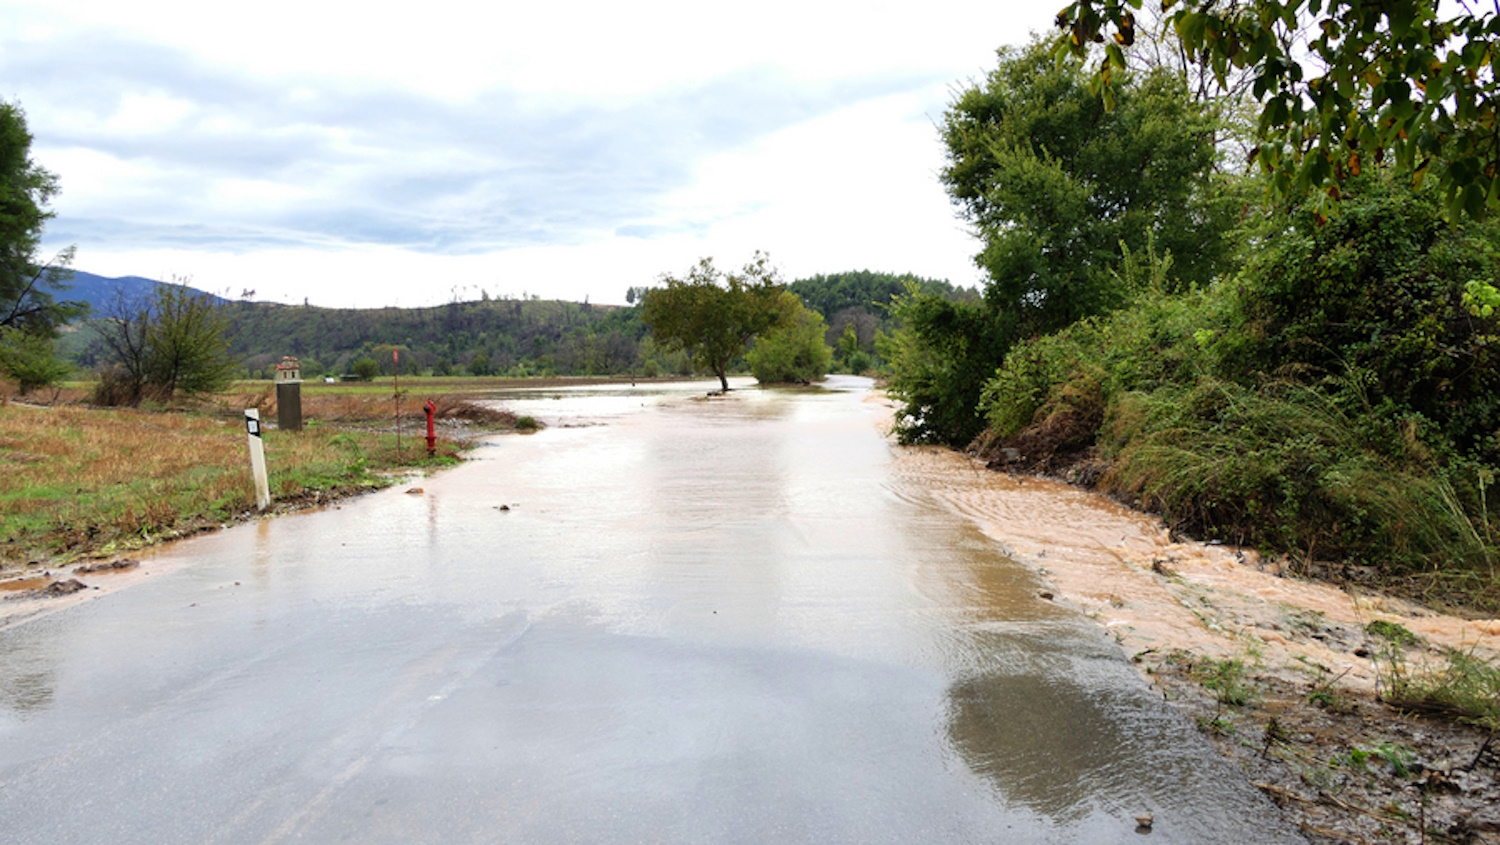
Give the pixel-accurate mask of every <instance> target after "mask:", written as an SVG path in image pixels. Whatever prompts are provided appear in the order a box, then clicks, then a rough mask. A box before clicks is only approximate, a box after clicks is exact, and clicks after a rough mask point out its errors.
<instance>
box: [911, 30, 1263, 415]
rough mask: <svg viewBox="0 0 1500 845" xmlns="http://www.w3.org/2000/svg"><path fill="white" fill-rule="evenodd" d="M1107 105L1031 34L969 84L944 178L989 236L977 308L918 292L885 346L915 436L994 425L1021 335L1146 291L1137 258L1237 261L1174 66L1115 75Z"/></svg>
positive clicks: (949, 121)
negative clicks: (988, 415) (997, 377)
mask: <svg viewBox="0 0 1500 845" xmlns="http://www.w3.org/2000/svg"><path fill="white" fill-rule="evenodd" d="M1117 93H1118V98H1117V101H1116V103H1115V109H1114V110H1113V111H1112V112H1107V111H1106V110H1105V108H1104V104H1103V103H1102V102H1101V101H1100V99H1099V97H1098V96H1097V95H1095V94H1094V93H1092V92H1091V91H1090V90H1089V85H1088V78H1087V74H1086V73H1085V71H1084V69H1083V67H1082V66H1081V65H1080V64H1079V63H1077V62H1076V61H1071V60H1069V61H1064V62H1058V61H1056V60H1054V59H1053V57H1052V55H1051V51H1050V48H1049V46H1048V45H1047V44H1046V43H1043V42H1033V43H1032V44H1031V45H1029V46H1027V47H1025V48H1023V49H1005V50H1002V51H1001V52H1000V62H999V66H998V67H997V68H996V69H995V70H994V71H993V72H991V73H990V75H989V76H988V77H987V78H986V79H985V80H984V81H983V82H981V83H979V84H975V85H973V86H970V87H969V88H967V89H964V90H962V91H960V92H959V94H958V96H957V97H956V99H955V100H954V102H953V104H952V105H951V106H950V107H949V110H948V113H947V114H946V115H945V117H944V121H943V127H942V130H943V140H944V142H945V144H946V145H947V148H948V163H947V166H946V167H945V168H944V170H943V173H942V179H943V182H944V184H945V185H946V187H947V189H948V192H949V195H950V196H951V197H952V198H953V200H954V202H955V203H956V204H957V205H958V206H959V208H960V209H961V214H962V216H963V217H964V218H965V219H966V220H967V221H968V222H969V223H970V224H971V225H972V226H973V227H974V229H975V232H976V234H977V235H978V236H979V238H980V241H981V243H982V249H981V252H980V253H979V255H978V256H976V258H975V261H976V262H977V263H978V264H979V265H980V267H982V268H983V269H984V270H985V274H986V275H987V276H988V279H987V281H986V284H985V291H984V298H983V301H982V302H979V303H969V302H954V301H950V300H947V299H945V298H943V297H939V296H935V295H933V294H931V293H928V292H925V291H923V290H921V289H919V288H916V287H910V288H908V291H907V293H905V294H903V295H902V296H901V297H900V298H899V301H898V304H897V305H896V306H895V307H893V309H892V313H893V314H895V315H896V316H897V317H898V318H899V319H900V320H901V321H902V323H903V328H902V329H901V331H899V332H897V333H896V334H895V335H894V336H893V338H892V340H891V341H889V342H888V343H887V349H886V350H885V351H883V352H882V355H883V356H884V357H885V358H886V360H887V361H888V362H889V364H890V366H891V377H890V387H891V393H892V395H893V396H895V397H896V398H897V399H898V400H900V401H902V402H903V403H905V406H906V407H905V409H904V412H903V413H902V414H901V415H900V418H899V420H898V423H897V431H898V433H899V434H900V436H901V437H902V439H903V440H906V441H934V442H942V443H948V444H950V445H962V444H964V443H967V442H968V441H969V440H970V439H971V438H973V437H974V436H975V435H977V434H978V433H979V432H980V430H982V429H983V427H984V421H983V418H982V417H981V415H980V412H979V408H978V405H979V398H980V392H981V390H982V389H983V386H984V383H985V381H986V380H987V379H989V378H990V376H992V375H993V374H994V372H995V369H996V368H997V367H998V366H999V365H1000V362H1001V360H1002V359H1003V358H1004V356H1005V353H1006V352H1007V351H1008V350H1009V349H1010V347H1011V345H1012V344H1013V343H1015V342H1016V341H1017V340H1018V339H1021V338H1026V337H1032V336H1035V335H1042V334H1047V333H1049V332H1054V331H1057V330H1059V329H1061V328H1063V327H1065V326H1068V325H1070V324H1072V323H1074V322H1075V321H1077V320H1079V319H1082V318H1085V317H1089V316H1092V315H1096V314H1101V313H1105V312H1108V311H1110V310H1111V309H1114V308H1117V307H1119V306H1121V305H1123V304H1125V303H1126V302H1128V301H1129V299H1130V297H1131V296H1132V295H1133V294H1134V293H1135V292H1136V291H1135V290H1133V287H1134V286H1133V285H1132V283H1131V281H1130V276H1129V274H1126V273H1124V272H1123V271H1124V269H1125V268H1124V256H1125V255H1126V253H1127V252H1139V253H1146V252H1149V251H1152V250H1153V249H1154V250H1160V251H1163V252H1166V253H1168V254H1170V255H1171V257H1172V261H1173V267H1174V269H1175V270H1176V280H1177V283H1178V284H1181V285H1188V284H1193V283H1202V282H1207V281H1208V280H1210V279H1212V278H1213V277H1215V276H1216V275H1218V274H1219V273H1221V272H1223V271H1224V270H1225V269H1227V268H1228V267H1229V266H1230V261H1231V258H1232V255H1233V239H1232V237H1231V232H1232V231H1233V229H1234V224H1235V221H1236V213H1237V212H1238V211H1239V208H1240V204H1239V203H1236V202H1234V201H1233V199H1234V192H1232V191H1230V190H1226V188H1228V187H1230V186H1226V185H1225V184H1223V183H1222V182H1220V181H1218V179H1219V177H1217V176H1215V174H1214V163H1215V150H1214V144H1213V138H1214V132H1213V130H1214V127H1215V122H1214V118H1213V116H1212V113H1211V112H1210V110H1209V107H1208V106H1207V105H1205V104H1202V103H1199V102H1197V101H1195V100H1194V99H1193V98H1192V97H1190V96H1189V95H1188V93H1187V90H1186V88H1185V86H1184V85H1183V82H1182V80H1181V79H1180V78H1179V77H1177V76H1174V75H1172V74H1170V73H1165V72H1158V73H1146V74H1141V75H1139V76H1136V77H1131V78H1122V79H1120V80H1117Z"/></svg>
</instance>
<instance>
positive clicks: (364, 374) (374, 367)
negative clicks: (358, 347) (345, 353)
mask: <svg viewBox="0 0 1500 845" xmlns="http://www.w3.org/2000/svg"><path fill="white" fill-rule="evenodd" d="M349 372H351V373H353V374H354V376H355V377H356V378H358V379H359V380H360V381H370V380H371V379H374V378H375V377H376V376H378V375H380V364H379V363H378V362H377V361H376V360H375V359H374V358H359V359H356V360H355V361H352V362H350V364H349Z"/></svg>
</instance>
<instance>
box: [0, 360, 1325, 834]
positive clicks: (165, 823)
mask: <svg viewBox="0 0 1500 845" xmlns="http://www.w3.org/2000/svg"><path fill="white" fill-rule="evenodd" d="M867 385H868V382H865V381H862V380H849V379H845V380H841V381H835V382H834V383H833V386H834V387H836V388H839V389H835V390H829V391H760V390H743V391H737V392H735V393H733V394H731V395H730V396H728V397H725V398H716V399H706V398H704V397H703V392H704V390H705V389H706V388H707V386H708V385H706V384H704V385H698V386H693V387H665V388H664V387H661V386H652V387H651V389H646V388H642V389H640V390H633V389H628V388H614V389H610V390H603V391H597V390H596V391H584V390H551V391H540V392H536V393H525V394H517V395H515V396H513V397H511V398H510V399H509V400H507V402H508V404H509V405H510V407H512V408H513V409H514V410H516V411H517V412H518V413H524V414H531V415H533V416H537V417H539V418H541V419H543V420H545V421H547V422H548V423H549V424H550V425H551V426H552V427H551V428H549V429H547V430H545V431H543V432H541V433H539V434H536V435H533V436H529V437H521V436H509V437H500V438H496V439H494V440H493V441H490V442H489V443H487V444H486V445H484V446H482V447H480V448H479V449H477V450H476V451H475V453H474V454H473V456H472V460H471V461H470V462H468V463H467V464H465V465H464V466H462V467H459V468H457V469H455V470H452V471H449V472H445V473H443V474H440V475H438V476H434V477H431V478H424V479H420V480H417V481H415V482H413V483H412V484H409V485H402V486H399V487H397V488H395V489H393V490H388V491H385V492H383V493H380V494H376V495H373V496H369V497H365V498H363V499H360V500H357V501H353V502H348V503H345V504H344V505H343V506H342V507H341V508H339V509H329V510H326V511H323V512H319V513H313V514H305V515H300V516H292V517H284V518H278V519H271V520H264V521H261V522H259V523H256V524H253V525H247V526H242V527H239V528H234V529H231V530H228V531H223V532H220V533H218V534H215V535H211V536H206V537H202V538H197V539H194V540H191V541H186V542H182V543H179V544H176V545H174V546H171V547H168V548H166V549H163V550H161V551H160V552H158V553H156V554H155V555H149V556H146V557H144V558H143V559H142V569H152V568H154V569H156V570H157V571H158V572H159V573H160V574H158V575H156V576H154V577H152V578H151V579H150V580H147V581H143V582H142V583H140V584H138V585H136V586H133V587H130V588H129V589H124V590H120V591H118V592H115V593H112V594H110V595H106V596H103V597H101V598H99V599H97V600H95V601H90V602H87V603H83V604H79V605H76V606H72V607H68V608H66V609H63V610H60V611H58V612H55V613H52V614H49V615H46V616H42V617H39V618H35V619H32V620H30V621H27V622H25V623H23V624H19V625H15V626H12V627H10V628H7V629H4V630H0V841H4V842H37V843H43V842H45V843H73V842H153V843H166V842H193V843H198V842H224V843H242V842H254V843H263V842H264V843H269V842H292V841H301V842H335V841H353V842H1036V841H1055V842H1135V841H1162V842H1240V843H1250V842H1288V841H1296V840H1295V837H1294V836H1293V835H1292V834H1290V833H1288V832H1287V830H1286V828H1285V827H1284V826H1283V825H1282V824H1281V822H1280V821H1279V817H1278V816H1277V814H1276V811H1275V810H1274V808H1272V807H1271V806H1270V805H1269V804H1268V803H1267V802H1265V801H1264V800H1263V799H1262V798H1261V797H1260V796H1259V794H1258V793H1256V792H1255V791H1254V790H1252V789H1251V788H1250V787H1249V786H1247V785H1246V784H1244V782H1243V780H1242V779H1241V778H1239V777H1238V776H1237V775H1236V774H1235V773H1234V772H1232V771H1230V770H1229V768H1228V767H1227V766H1226V765H1225V764H1223V763H1221V762H1220V761H1219V760H1218V759H1217V758H1216V757H1215V756H1214V752H1213V751H1212V750H1211V749H1210V748H1209V746H1208V745H1207V744H1206V743H1204V742H1203V741H1202V740H1201V739H1200V737H1199V736H1198V735H1197V734H1196V732H1195V731H1194V730H1193V729H1192V727H1191V726H1190V725H1188V724H1186V723H1185V722H1184V721H1183V720H1182V719H1181V718H1180V717H1179V716H1176V715H1175V714H1173V713H1171V712H1169V711H1168V710H1167V709H1166V708H1165V706H1164V705H1163V704H1162V703H1161V702H1160V701H1159V700H1156V699H1153V698H1152V694H1151V693H1150V692H1149V691H1148V690H1147V689H1146V688H1145V686H1144V685H1143V684H1142V683H1141V681H1140V679H1139V677H1138V676H1137V675H1136V673H1135V672H1134V670H1133V669H1132V668H1131V667H1130V666H1128V665H1127V664H1126V663H1125V662H1124V661H1123V660H1122V659H1121V657H1120V653H1119V649H1118V648H1117V647H1116V646H1115V645H1114V644H1113V643H1112V642H1110V641H1109V639H1108V638H1107V637H1106V636H1105V634H1104V633H1102V631H1101V630H1099V629H1098V627H1097V626H1095V625H1094V624H1093V623H1092V622H1090V621H1089V620H1087V619H1085V618H1083V617H1081V616H1080V615H1078V614H1077V613H1075V612H1073V611H1070V610H1067V609H1066V608H1063V607H1060V606H1058V605H1056V604H1054V603H1051V602H1048V601H1046V600H1044V599H1042V598H1039V597H1038V595H1037V594H1038V590H1039V589H1040V587H1039V584H1038V582H1037V581H1036V580H1035V577H1034V576H1033V575H1032V574H1030V572H1029V571H1028V570H1026V569H1024V568H1022V567H1021V566H1019V565H1017V564H1015V563H1013V562H1011V561H1009V560H1008V559H1006V558H1005V557H1003V556H1002V555H1001V554H1000V553H999V551H998V549H997V546H996V544H995V543H994V542H993V541H992V540H989V539H987V538H986V537H985V536H984V535H983V534H981V533H980V532H979V531H978V529H976V528H975V527H974V526H973V525H972V524H971V523H969V522H967V521H965V520H964V519H962V518H961V517H959V516H957V515H956V514H955V513H954V512H953V510H952V509H951V508H947V507H944V506H942V505H941V504H940V503H938V502H936V501H935V500H934V499H933V497H932V496H931V495H930V494H929V493H928V492H927V486H926V485H927V482H928V479H924V478H922V477H921V475H920V474H913V473H912V472H911V471H910V470H909V469H903V466H906V465H904V464H902V463H901V462H899V461H896V460H894V459H893V449H892V447H891V446H890V445H889V444H888V443H887V441H886V440H885V438H884V437H883V434H882V431H881V429H880V420H881V418H882V415H883V414H884V410H883V408H882V407H881V406H879V405H878V404H876V403H873V402H869V401H866V400H867V398H868V397H867V393H866V388H867ZM271 460H272V462H273V472H274V456H271ZM413 487H416V488H420V489H421V492H420V493H416V492H405V491H407V490H409V489H411V488H413ZM1144 811H1151V812H1154V814H1155V817H1156V823H1155V826H1154V828H1152V829H1151V830H1150V831H1149V832H1147V833H1138V832H1137V831H1136V825H1135V822H1134V820H1133V819H1134V816H1135V815H1136V814H1138V813H1141V812H1144Z"/></svg>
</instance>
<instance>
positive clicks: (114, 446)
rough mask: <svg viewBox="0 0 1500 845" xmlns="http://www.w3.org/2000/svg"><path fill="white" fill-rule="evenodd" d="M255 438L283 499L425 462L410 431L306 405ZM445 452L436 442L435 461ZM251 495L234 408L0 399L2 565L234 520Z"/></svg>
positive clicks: (377, 481) (343, 488)
mask: <svg viewBox="0 0 1500 845" xmlns="http://www.w3.org/2000/svg"><path fill="white" fill-rule="evenodd" d="M220 401H222V402H223V403H224V404H225V405H229V406H231V407H232V406H233V404H237V401H236V400H235V399H221V400H220ZM254 406H255V403H253V402H252V403H250V404H240V405H239V407H241V408H244V407H254ZM355 410H356V411H357V410H358V409H355ZM272 418H273V419H274V415H272ZM366 418H368V410H366ZM264 442H265V446H266V453H267V458H268V463H269V464H270V466H271V484H272V495H273V497H274V498H275V499H277V500H278V502H283V503H284V502H286V501H288V500H292V501H294V502H295V500H297V499H298V498H299V497H307V498H311V497H312V496H313V494H315V493H316V494H318V497H319V498H326V497H327V496H337V495H343V494H347V493H349V492H352V491H357V490H361V489H370V488H372V487H375V486H379V485H381V484H384V483H387V480H386V479H385V478H384V477H383V476H381V475H380V474H378V473H379V471H380V470H382V469H388V468H393V467H398V466H411V465H422V464H429V461H428V459H427V457H426V454H425V450H423V449H421V448H418V446H417V444H416V443H415V442H413V440H412V438H410V437H408V438H407V443H406V447H407V448H406V449H405V450H404V451H403V452H401V453H398V452H397V451H396V450H395V448H394V438H393V437H391V436H390V435H389V434H385V433H382V432H379V431H360V430H343V429H339V428H334V427H332V426H329V425H322V424H320V423H319V420H318V418H317V416H316V415H315V416H312V417H311V418H310V420H309V426H308V428H307V430H305V431H303V432H300V433H290V432H279V431H268V432H266V435H265V441H264ZM454 454H455V451H454V446H453V444H451V443H444V444H442V447H441V449H440V452H439V458H438V459H437V461H438V462H439V463H441V462H443V461H451V460H453V457H454ZM253 503H254V492H253V489H252V487H251V480H250V472H249V458H248V453H247V449H246V440H245V432H244V428H243V426H242V425H241V417H240V415H239V412H238V411H236V412H235V413H234V416H232V417H229V418H225V417H223V416H213V415H204V414H201V413H185V412H160V411H140V410H127V409H109V410H105V409H92V408H84V407H79V406H57V407H33V406H25V405H17V404H13V403H12V404H7V405H0V566H15V565H17V564H25V563H28V562H35V561H49V560H56V559H60V558H61V559H66V558H72V557H77V556H81V555H94V554H109V553H112V552H115V551H119V550H123V549H128V548H133V547H137V546H140V545H144V544H148V543H151V542H156V541H159V540H161V539H165V538H170V537H173V536H180V535H184V534H189V533H192V532H195V531H198V530H202V529H203V528H205V527H210V526H216V525H218V524H220V523H223V522H226V521H231V520H234V519H237V518H239V517H241V516H243V515H244V514H245V513H247V512H248V511H250V510H252V509H253Z"/></svg>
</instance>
